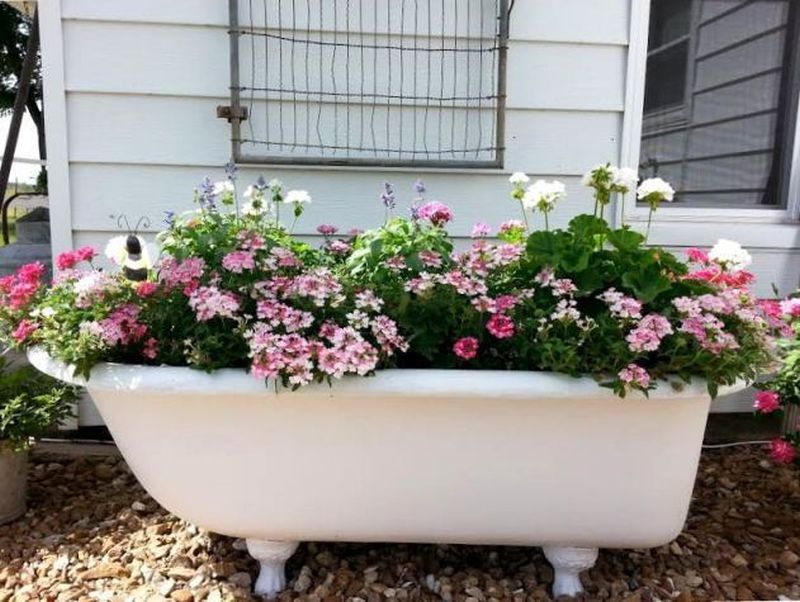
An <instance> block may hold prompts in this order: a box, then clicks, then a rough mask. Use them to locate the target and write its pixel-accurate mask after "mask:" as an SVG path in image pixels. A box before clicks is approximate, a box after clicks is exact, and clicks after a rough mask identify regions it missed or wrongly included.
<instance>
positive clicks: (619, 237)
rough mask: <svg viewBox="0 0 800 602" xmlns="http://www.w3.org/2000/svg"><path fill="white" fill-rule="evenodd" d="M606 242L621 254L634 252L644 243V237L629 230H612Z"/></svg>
mask: <svg viewBox="0 0 800 602" xmlns="http://www.w3.org/2000/svg"><path fill="white" fill-rule="evenodd" d="M607 240H608V242H609V243H611V244H612V245H613V246H614V247H615V248H616V249H618V250H620V251H623V252H630V251H635V250H636V249H638V248H639V247H641V246H642V244H643V243H644V240H645V239H644V236H643V235H641V234H639V233H638V232H634V231H633V230H630V229H629V228H621V229H619V230H613V231H611V232H609V234H608V239H607Z"/></svg>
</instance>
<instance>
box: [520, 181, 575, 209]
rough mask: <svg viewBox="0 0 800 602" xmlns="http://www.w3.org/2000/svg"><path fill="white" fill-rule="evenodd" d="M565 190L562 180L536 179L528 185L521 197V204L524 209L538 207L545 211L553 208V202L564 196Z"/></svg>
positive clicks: (565, 194)
mask: <svg viewBox="0 0 800 602" xmlns="http://www.w3.org/2000/svg"><path fill="white" fill-rule="evenodd" d="M566 196H567V190H566V188H565V187H564V184H563V183H562V182H559V181H558V180H552V181H550V182H548V181H547V180H536V181H535V182H534V183H533V184H531V185H530V186H528V189H527V190H526V191H525V196H523V197H522V205H523V207H525V208H526V209H531V210H533V209H538V210H539V211H542V212H544V213H547V212H549V211H551V210H552V209H553V207H554V206H555V204H556V203H557V202H558V201H560V200H562V199H564V198H566Z"/></svg>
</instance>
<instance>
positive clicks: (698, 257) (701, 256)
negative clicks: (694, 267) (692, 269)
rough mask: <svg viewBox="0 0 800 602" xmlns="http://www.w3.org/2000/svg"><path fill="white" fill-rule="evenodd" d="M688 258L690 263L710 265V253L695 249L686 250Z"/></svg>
mask: <svg viewBox="0 0 800 602" xmlns="http://www.w3.org/2000/svg"><path fill="white" fill-rule="evenodd" d="M686 256H687V257H688V258H689V261H692V262H695V263H708V262H709V261H710V260H709V258H708V253H706V252H705V251H703V250H702V249H697V248H695V247H692V248H690V249H686Z"/></svg>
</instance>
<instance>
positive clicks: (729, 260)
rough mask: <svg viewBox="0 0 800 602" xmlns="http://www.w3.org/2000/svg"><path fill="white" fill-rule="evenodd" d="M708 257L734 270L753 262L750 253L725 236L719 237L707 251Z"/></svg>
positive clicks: (736, 270)
mask: <svg viewBox="0 0 800 602" xmlns="http://www.w3.org/2000/svg"><path fill="white" fill-rule="evenodd" d="M708 258H709V259H711V260H712V261H716V262H717V263H719V264H722V265H724V266H725V267H726V268H728V269H729V270H731V271H734V272H738V271H739V270H743V269H745V268H746V267H747V266H749V265H750V264H751V263H753V258H752V257H751V256H750V253H748V252H747V251H746V250H744V249H743V248H742V245H740V244H739V243H738V242H736V241H735V240H727V239H725V238H720V239H719V240H718V241H717V244H715V245H714V246H713V248H712V249H711V251H709V253H708Z"/></svg>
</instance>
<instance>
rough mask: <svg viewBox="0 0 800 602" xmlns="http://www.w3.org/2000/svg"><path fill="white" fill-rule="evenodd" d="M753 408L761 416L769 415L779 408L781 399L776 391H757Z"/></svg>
mask: <svg viewBox="0 0 800 602" xmlns="http://www.w3.org/2000/svg"><path fill="white" fill-rule="evenodd" d="M753 407H754V408H755V409H756V410H758V411H759V412H761V413H762V414H770V413H772V412H774V411H775V410H778V409H780V407H781V397H780V395H778V393H777V392H776V391H759V392H758V393H756V400H755V403H754V404H753Z"/></svg>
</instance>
